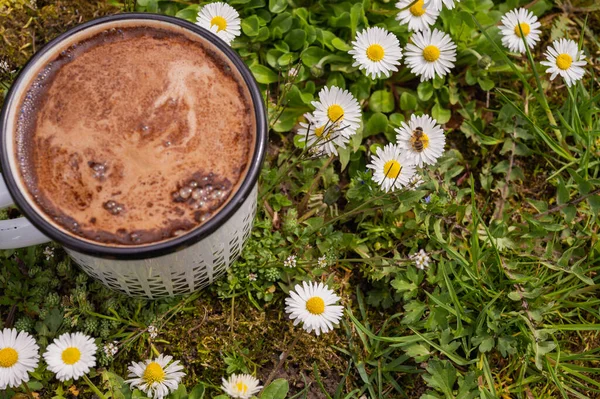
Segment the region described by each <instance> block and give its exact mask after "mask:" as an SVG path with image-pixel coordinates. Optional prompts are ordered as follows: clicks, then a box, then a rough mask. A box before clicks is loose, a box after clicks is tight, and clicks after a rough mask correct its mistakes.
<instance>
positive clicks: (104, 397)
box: [83, 374, 106, 399]
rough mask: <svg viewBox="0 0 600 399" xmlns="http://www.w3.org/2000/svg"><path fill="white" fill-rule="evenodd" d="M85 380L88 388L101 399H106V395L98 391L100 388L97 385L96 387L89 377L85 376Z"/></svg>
mask: <svg viewBox="0 0 600 399" xmlns="http://www.w3.org/2000/svg"><path fill="white" fill-rule="evenodd" d="M83 380H84V381H85V382H86V383H87V384H88V386H89V387H90V388H91V389H92V391H93V392H94V393H95V394H96V395H97V396H98V397H99V398H100V399H106V396H104V394H103V393H102V392H100V390H99V389H98V387H97V386H96V385H94V383H93V382H92V381H91V380H90V379H89V378H88V376H87V375H85V374H84V375H83Z"/></svg>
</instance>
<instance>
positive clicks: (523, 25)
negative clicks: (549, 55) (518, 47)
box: [515, 22, 531, 37]
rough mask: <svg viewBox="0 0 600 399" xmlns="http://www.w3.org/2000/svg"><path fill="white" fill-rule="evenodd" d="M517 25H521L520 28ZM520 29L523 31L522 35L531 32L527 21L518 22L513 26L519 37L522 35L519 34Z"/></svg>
mask: <svg viewBox="0 0 600 399" xmlns="http://www.w3.org/2000/svg"><path fill="white" fill-rule="evenodd" d="M519 26H520V27H521V30H519ZM521 31H523V36H527V35H528V34H529V32H531V27H530V26H529V24H528V23H525V22H521V23H520V24H518V25H517V26H515V34H516V35H517V36H519V37H523V36H521Z"/></svg>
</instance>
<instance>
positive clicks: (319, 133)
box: [315, 125, 331, 139]
mask: <svg viewBox="0 0 600 399" xmlns="http://www.w3.org/2000/svg"><path fill="white" fill-rule="evenodd" d="M323 133H325V125H323V126H321V127H318V128H316V129H315V136H317V137H322V136H323ZM329 137H331V130H329V131H328V132H327V134H326V135H325V138H326V139H328V138H329Z"/></svg>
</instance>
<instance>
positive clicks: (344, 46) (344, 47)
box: [331, 37, 352, 51]
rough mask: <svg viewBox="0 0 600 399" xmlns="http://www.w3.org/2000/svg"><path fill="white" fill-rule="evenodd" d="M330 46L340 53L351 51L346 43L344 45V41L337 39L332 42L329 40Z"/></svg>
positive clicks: (350, 47)
mask: <svg viewBox="0 0 600 399" xmlns="http://www.w3.org/2000/svg"><path fill="white" fill-rule="evenodd" d="M331 45H332V46H333V47H335V48H336V49H338V50H340V51H350V50H352V46H350V45H349V44H348V43H346V42H345V41H343V40H342V39H340V38H339V37H335V38H333V40H331Z"/></svg>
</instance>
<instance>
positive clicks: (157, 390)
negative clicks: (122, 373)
mask: <svg viewBox="0 0 600 399" xmlns="http://www.w3.org/2000/svg"><path fill="white" fill-rule="evenodd" d="M171 360H173V357H172V356H163V355H162V353H161V354H160V355H158V357H157V358H156V359H154V360H152V359H147V360H146V361H145V362H137V363H136V362H133V363H131V366H129V367H127V369H128V370H129V377H133V378H130V379H128V380H126V381H125V382H127V383H128V384H129V385H130V386H131V388H132V389H133V388H137V389H139V390H140V391H142V392H144V393H145V394H146V395H148V396H150V397H153V398H154V399H162V398H164V397H165V396H167V395H168V394H169V393H171V392H173V391H175V390H176V389H177V387H178V386H179V382H180V381H181V379H182V378H183V377H184V376H185V373H184V372H182V371H181V370H183V366H182V365H181V364H179V360H176V361H174V362H173V363H171V364H169V362H171Z"/></svg>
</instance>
